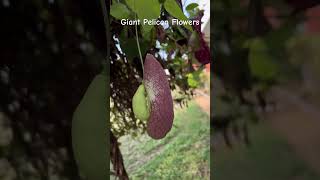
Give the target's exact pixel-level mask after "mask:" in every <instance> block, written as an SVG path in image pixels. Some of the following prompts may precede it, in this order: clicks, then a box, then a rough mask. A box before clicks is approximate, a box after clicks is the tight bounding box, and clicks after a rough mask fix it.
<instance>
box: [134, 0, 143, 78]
mask: <svg viewBox="0 0 320 180" xmlns="http://www.w3.org/2000/svg"><path fill="white" fill-rule="evenodd" d="M135 6H136V1H134V9H135ZM135 20H137V13H135ZM135 30H136V42H137V46H138V51H139V56H140V62H141V67H142V74H144V67H143V59H142V54H141V49H140V43H139V34H138V25H137V23H136V24H135ZM142 76H143V75H142Z"/></svg>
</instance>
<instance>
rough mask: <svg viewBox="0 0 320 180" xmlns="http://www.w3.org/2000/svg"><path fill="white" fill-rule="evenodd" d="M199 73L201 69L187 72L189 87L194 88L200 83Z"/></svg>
mask: <svg viewBox="0 0 320 180" xmlns="http://www.w3.org/2000/svg"><path fill="white" fill-rule="evenodd" d="M200 73H201V71H199V70H198V71H194V72H192V73H189V74H187V78H188V85H189V86H190V87H191V88H196V87H198V86H199V85H200Z"/></svg>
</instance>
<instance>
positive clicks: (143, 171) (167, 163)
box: [120, 103, 210, 180]
mask: <svg viewBox="0 0 320 180" xmlns="http://www.w3.org/2000/svg"><path fill="white" fill-rule="evenodd" d="M120 142H121V143H122V145H121V147H120V148H121V151H122V153H123V156H124V160H125V166H126V168H127V171H128V173H129V175H130V179H201V180H205V179H209V173H210V172H209V169H210V164H209V160H210V149H209V143H210V126H209V116H208V115H207V114H206V113H204V112H203V111H202V110H201V109H200V108H199V107H198V106H197V105H196V104H195V103H190V105H189V107H188V108H185V109H182V110H178V112H177V111H176V114H175V120H174V127H173V129H172V130H171V131H170V132H169V134H168V135H167V136H166V137H165V138H164V139H162V140H153V139H151V138H149V137H148V136H147V135H142V136H140V137H139V138H137V139H132V138H131V137H129V136H126V137H123V138H121V139H120Z"/></svg>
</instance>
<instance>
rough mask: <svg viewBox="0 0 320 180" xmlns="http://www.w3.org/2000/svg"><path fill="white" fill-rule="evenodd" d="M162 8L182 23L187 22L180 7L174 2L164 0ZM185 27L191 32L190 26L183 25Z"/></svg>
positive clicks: (173, 0)
mask: <svg viewBox="0 0 320 180" xmlns="http://www.w3.org/2000/svg"><path fill="white" fill-rule="evenodd" d="M164 8H165V9H166V11H167V12H168V13H169V14H171V15H172V16H173V17H175V18H178V19H180V20H183V21H187V20H188V18H187V17H186V16H185V15H184V13H183V11H182V9H181V8H180V6H179V5H178V3H177V1H176V0H166V1H165V2H164ZM185 27H186V28H187V29H189V30H191V31H192V27H191V26H190V25H185Z"/></svg>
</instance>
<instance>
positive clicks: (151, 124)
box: [143, 54, 174, 139]
mask: <svg viewBox="0 0 320 180" xmlns="http://www.w3.org/2000/svg"><path fill="white" fill-rule="evenodd" d="M143 79H144V85H145V88H146V92H147V95H148V98H149V100H150V105H151V111H150V117H149V119H148V122H147V133H148V134H149V136H150V137H152V138H154V139H161V138H163V137H165V136H166V134H167V133H168V132H169V131H170V130H171V127H172V124H173V118H174V112H173V101H172V96H171V90H170V86H169V82H168V79H167V76H166V74H165V72H164V70H163V68H162V66H161V65H160V63H159V62H158V61H157V60H156V59H155V57H154V56H153V55H151V54H147V56H146V60H145V62H144V74H143Z"/></svg>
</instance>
